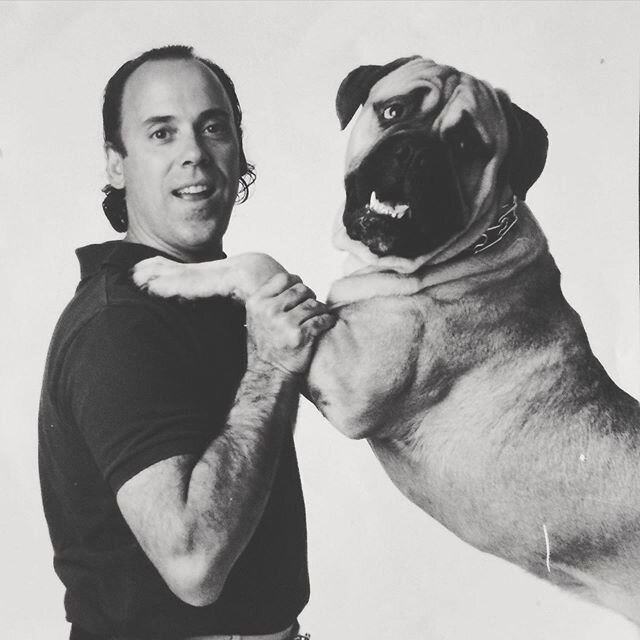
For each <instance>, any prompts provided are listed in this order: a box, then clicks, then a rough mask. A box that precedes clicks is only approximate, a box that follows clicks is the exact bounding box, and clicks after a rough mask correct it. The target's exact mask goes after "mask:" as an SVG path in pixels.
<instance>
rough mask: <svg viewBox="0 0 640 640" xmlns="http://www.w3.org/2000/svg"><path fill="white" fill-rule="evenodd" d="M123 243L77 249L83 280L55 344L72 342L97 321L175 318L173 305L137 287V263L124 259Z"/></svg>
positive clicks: (59, 325) (60, 321) (60, 323)
mask: <svg viewBox="0 0 640 640" xmlns="http://www.w3.org/2000/svg"><path fill="white" fill-rule="evenodd" d="M123 244H124V243H120V242H107V243H103V244H101V245H89V246H87V247H82V248H80V249H78V250H77V252H76V253H77V254H78V258H79V260H80V268H81V279H80V282H79V284H78V286H77V288H76V291H75V294H74V296H73V298H72V299H71V300H70V301H69V303H68V304H67V305H66V307H65V308H64V310H63V311H62V313H61V315H60V317H59V319H58V322H57V324H56V327H55V329H54V333H53V338H52V344H54V345H55V344H58V345H60V344H62V343H68V342H69V341H70V340H72V339H73V338H74V337H75V336H76V335H77V334H78V333H79V332H80V331H82V330H83V328H85V327H87V326H89V325H91V324H94V325H95V324H96V322H95V321H96V320H97V319H105V320H107V321H109V322H112V323H113V322H118V323H120V324H122V323H125V322H142V321H144V320H145V319H148V320H150V319H152V318H158V317H162V316H169V317H171V316H172V313H171V312H170V306H171V305H167V304H166V303H164V301H162V300H160V299H157V298H152V297H151V296H149V295H148V294H147V293H146V292H144V291H142V290H140V289H139V288H138V287H136V285H135V284H134V282H133V280H132V278H131V275H130V268H131V266H132V265H133V264H135V261H134V260H132V259H131V257H130V256H129V257H128V261H127V260H122V258H121V255H120V254H122V253H123V251H122V245H123ZM124 249H125V251H126V250H128V249H129V248H128V247H124ZM129 253H130V251H129ZM143 258H144V256H143ZM166 320H167V318H166V317H165V319H164V321H165V322H166Z"/></svg>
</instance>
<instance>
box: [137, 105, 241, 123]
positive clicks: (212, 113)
mask: <svg viewBox="0 0 640 640" xmlns="http://www.w3.org/2000/svg"><path fill="white" fill-rule="evenodd" d="M211 118H223V119H225V120H229V119H230V118H231V114H230V113H229V111H228V110H227V109H223V108H221V107H213V108H211V109H206V110H205V111H203V112H202V113H201V114H200V115H199V116H198V118H197V121H198V122H203V121H204V120H209V119H211ZM174 120H176V118H175V116H150V117H148V118H146V119H145V120H144V121H143V122H142V125H143V126H145V127H148V126H152V125H154V124H167V123H168V122H173V121H174Z"/></svg>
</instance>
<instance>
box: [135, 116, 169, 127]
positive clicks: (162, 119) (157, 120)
mask: <svg viewBox="0 0 640 640" xmlns="http://www.w3.org/2000/svg"><path fill="white" fill-rule="evenodd" d="M172 120H175V118H174V117H173V116H150V117H149V118H147V119H146V120H144V121H143V122H142V125H143V126H145V127H147V126H149V125H152V124H166V123H167V122H171V121H172Z"/></svg>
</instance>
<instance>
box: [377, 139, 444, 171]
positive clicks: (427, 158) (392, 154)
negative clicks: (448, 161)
mask: <svg viewBox="0 0 640 640" xmlns="http://www.w3.org/2000/svg"><path fill="white" fill-rule="evenodd" d="M385 143H386V144H385ZM385 143H383V144H382V145H381V146H380V150H379V151H380V157H383V158H384V157H387V158H392V159H393V163H394V164H395V165H396V167H398V168H399V169H402V171H404V172H407V173H411V172H413V171H420V170H424V168H425V167H427V166H429V164H430V163H431V162H437V161H438V159H439V158H440V159H441V154H442V151H443V149H442V144H441V143H439V141H437V140H430V139H429V138H427V137H426V136H424V135H409V134H404V135H401V136H397V137H396V136H394V137H391V138H388V139H387V140H386V141H385ZM385 147H386V148H385Z"/></svg>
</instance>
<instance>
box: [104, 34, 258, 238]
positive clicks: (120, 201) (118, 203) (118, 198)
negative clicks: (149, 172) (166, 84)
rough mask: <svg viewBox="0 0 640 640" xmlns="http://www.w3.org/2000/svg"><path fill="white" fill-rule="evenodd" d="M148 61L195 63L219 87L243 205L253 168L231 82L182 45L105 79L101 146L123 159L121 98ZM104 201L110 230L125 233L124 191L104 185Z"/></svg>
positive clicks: (136, 60) (153, 51)
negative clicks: (236, 152)
mask: <svg viewBox="0 0 640 640" xmlns="http://www.w3.org/2000/svg"><path fill="white" fill-rule="evenodd" d="M150 60H197V61H198V62H201V63H202V64H204V65H205V66H206V67H207V68H208V69H210V70H211V71H212V72H213V73H214V74H215V75H216V77H217V78H218V80H219V81H220V84H222V86H223V88H224V90H225V92H226V94H227V97H228V98H229V102H230V103H231V108H232V110H233V122H234V124H235V127H236V131H237V134H238V141H239V143H240V174H241V177H240V188H239V192H238V202H244V201H245V200H246V199H247V198H248V197H249V187H250V185H252V184H253V183H254V182H255V179H256V173H255V167H254V166H253V165H252V164H249V163H248V162H247V159H246V157H245V155H244V148H243V146H242V110H241V109H240V103H239V102H238V96H237V95H236V90H235V87H234V86H233V82H232V81H231V78H230V77H229V76H228V75H227V74H226V73H225V72H224V70H223V69H222V68H221V67H219V66H218V65H217V64H215V63H214V62H211V60H208V59H207V58H201V57H199V56H196V55H195V54H194V53H193V47H188V46H185V45H168V46H166V47H158V48H156V49H149V50H148V51H145V52H144V53H142V54H140V55H139V56H138V57H137V58H133V59H132V60H128V61H127V62H125V63H124V64H123V65H122V66H121V67H120V68H119V69H118V70H117V71H116V72H115V73H114V74H113V76H111V78H110V79H109V82H107V86H106V87H105V90H104V102H103V105H102V126H103V132H104V142H105V145H108V146H110V147H112V148H113V149H115V150H116V151H117V152H118V153H120V154H121V155H122V156H126V155H127V150H126V149H125V146H124V143H123V141H122V131H121V128H122V96H123V94H124V88H125V85H126V83H127V80H128V79H129V77H130V76H131V74H132V73H133V72H134V71H135V70H136V69H137V68H138V67H140V66H142V65H143V64H144V63H145V62H148V61H150ZM102 191H103V193H104V194H105V198H104V200H103V201H102V209H103V210H104V212H105V214H106V216H107V218H108V219H109V222H110V223H111V226H112V227H113V228H114V229H115V230H116V231H120V232H122V231H126V230H127V226H128V216H127V205H126V201H125V190H124V189H116V188H115V187H113V186H111V185H110V184H108V185H107V186H106V187H105V188H104V189H103V190H102Z"/></svg>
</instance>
